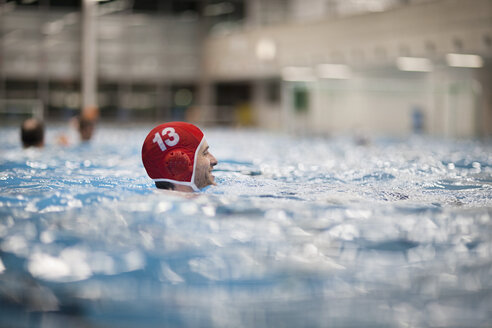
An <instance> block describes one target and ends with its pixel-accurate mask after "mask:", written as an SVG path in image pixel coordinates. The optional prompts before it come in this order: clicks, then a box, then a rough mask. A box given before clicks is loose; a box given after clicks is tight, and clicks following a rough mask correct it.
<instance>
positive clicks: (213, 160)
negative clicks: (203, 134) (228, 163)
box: [210, 154, 218, 166]
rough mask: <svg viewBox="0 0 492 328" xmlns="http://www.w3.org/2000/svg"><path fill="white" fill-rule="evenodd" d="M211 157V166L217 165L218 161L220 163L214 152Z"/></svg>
mask: <svg viewBox="0 0 492 328" xmlns="http://www.w3.org/2000/svg"><path fill="white" fill-rule="evenodd" d="M210 157H211V158H210V165H211V166H215V165H217V163H218V162H217V159H216V158H215V156H214V155H212V154H210Z"/></svg>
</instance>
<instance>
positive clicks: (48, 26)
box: [41, 20, 64, 35]
mask: <svg viewBox="0 0 492 328" xmlns="http://www.w3.org/2000/svg"><path fill="white" fill-rule="evenodd" d="M63 25H64V24H63V20H56V21H53V22H49V23H45V24H43V26H42V28H41V30H42V31H43V33H44V34H46V35H54V34H58V33H60V32H61V31H62V30H63Z"/></svg>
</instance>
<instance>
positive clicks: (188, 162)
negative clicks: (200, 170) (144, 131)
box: [142, 122, 204, 191]
mask: <svg viewBox="0 0 492 328" xmlns="http://www.w3.org/2000/svg"><path fill="white" fill-rule="evenodd" d="M203 140H204V138H203V132H202V131H201V130H200V129H199V128H198V127H196V126H195V125H193V124H190V123H186V122H169V123H164V124H161V125H159V126H156V127H155V128H153V129H152V131H150V133H149V134H148V135H147V138H145V141H144V143H143V146H142V162H143V165H144V167H145V170H146V171H147V174H148V175H149V177H150V178H151V179H152V180H154V181H155V182H158V181H167V182H171V183H174V184H180V185H185V186H190V187H191V188H193V190H195V191H198V190H199V189H198V188H197V187H196V185H195V166H196V161H197V156H198V150H199V149H200V146H201V144H202V142H203Z"/></svg>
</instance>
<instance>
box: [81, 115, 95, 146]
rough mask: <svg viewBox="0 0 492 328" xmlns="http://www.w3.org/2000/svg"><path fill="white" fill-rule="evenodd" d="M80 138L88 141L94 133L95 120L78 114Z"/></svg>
mask: <svg viewBox="0 0 492 328" xmlns="http://www.w3.org/2000/svg"><path fill="white" fill-rule="evenodd" d="M78 124H79V126H78V128H79V134H80V140H82V141H89V140H91V138H92V135H93V134H94V126H95V121H94V120H93V119H90V118H87V117H84V116H80V117H79V119H78Z"/></svg>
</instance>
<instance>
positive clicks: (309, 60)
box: [0, 0, 492, 137]
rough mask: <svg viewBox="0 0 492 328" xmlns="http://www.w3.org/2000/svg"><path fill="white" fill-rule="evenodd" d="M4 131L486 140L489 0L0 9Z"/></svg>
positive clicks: (41, 3)
mask: <svg viewBox="0 0 492 328" xmlns="http://www.w3.org/2000/svg"><path fill="white" fill-rule="evenodd" d="M0 37H1V40H0V120H1V122H2V124H9V123H12V124H14V123H15V124H17V123H18V122H20V119H21V118H23V117H25V116H30V115H34V116H38V117H40V118H43V119H45V120H46V121H48V122H65V121H67V120H68V119H69V118H71V117H73V116H74V115H77V114H78V113H79V112H80V111H83V110H88V109H91V108H92V109H93V108H98V109H99V119H100V120H101V121H102V122H116V123H135V122H162V121H168V120H187V121H191V122H195V123H198V124H202V125H205V126H217V125H220V126H234V127H236V126H247V127H257V128H260V129H266V130H273V131H287V132H292V133H300V134H321V135H336V134H354V133H355V134H363V135H364V134H371V135H373V134H380V135H395V136H404V135H409V134H412V133H423V134H428V135H435V136H444V137H490V136H491V135H492V92H491V90H492V1H491V0H228V1H223V0H112V1H95V0H13V1H11V0H0Z"/></svg>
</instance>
